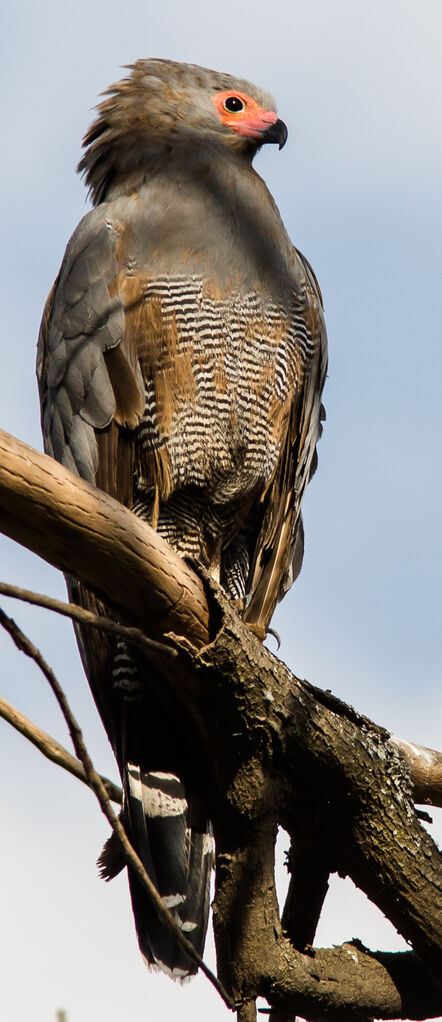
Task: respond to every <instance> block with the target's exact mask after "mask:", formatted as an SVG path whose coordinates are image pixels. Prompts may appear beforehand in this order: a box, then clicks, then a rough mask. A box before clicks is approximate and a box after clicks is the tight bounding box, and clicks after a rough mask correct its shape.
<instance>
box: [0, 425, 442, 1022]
mask: <svg viewBox="0 0 442 1022" xmlns="http://www.w3.org/2000/svg"><path fill="white" fill-rule="evenodd" d="M2 451H3V457H4V466H5V465H6V468H5V467H4V466H3V468H2V467H0V527H1V528H2V529H3V530H4V531H5V532H6V534H7V535H10V536H11V537H12V538H15V539H18V540H19V541H20V542H23V543H24V544H25V545H27V546H29V547H30V548H31V549H33V550H34V551H35V552H37V553H39V554H40V555H41V556H44V557H45V558H46V559H47V560H49V561H50V562H51V563H53V564H55V565H56V566H58V567H60V568H62V570H64V571H68V572H70V573H72V574H74V575H75V576H79V577H80V578H81V581H82V582H84V583H85V584H87V585H88V586H90V587H91V588H92V589H94V590H95V592H96V593H97V594H98V595H99V596H100V597H101V598H102V599H104V600H105V601H106V602H107V603H110V604H111V605H112V606H113V607H114V608H116V611H117V613H118V614H119V615H120V616H121V617H122V619H123V620H124V621H127V622H135V624H136V625H137V626H138V627H140V628H142V630H143V631H144V632H146V633H147V634H148V635H149V636H151V635H153V636H156V637H159V636H160V637H161V635H162V628H165V629H166V630H167V632H168V638H169V641H170V644H171V645H173V646H174V648H175V650H176V652H177V654H178V657H177V658H176V659H175V660H174V661H172V660H170V658H167V657H164V656H163V655H162V654H161V653H159V652H158V651H156V650H150V651H149V653H148V654H146V655H147V656H148V659H149V662H150V663H154V664H157V665H160V670H161V675H162V678H163V679H164V683H165V684H166V685H167V684H168V685H169V687H170V693H171V698H173V699H174V700H175V702H178V703H180V702H181V703H184V704H185V707H186V711H187V712H188V713H189V714H190V715H191V716H192V717H193V720H194V723H195V727H196V733H197V734H198V736H199V740H200V742H201V746H202V748H203V749H204V754H205V762H206V763H207V772H206V776H205V777H204V778H203V780H204V781H205V782H206V785H207V787H206V797H207V804H208V808H209V812H210V816H211V818H212V820H213V824H214V831H215V837H216V845H217V890H216V903H215V911H214V920H215V934H216V942H217V954H218V963H219V972H220V977H221V979H222V982H223V984H224V985H225V987H226V988H227V989H228V990H229V991H231V992H232V995H233V998H234V1000H235V1001H236V1003H237V1004H238V1006H239V1007H238V1010H239V1011H242V1012H243V1017H247V1012H248V1013H249V1016H250V1017H252V1014H251V1013H252V1010H253V1009H252V1006H253V1002H254V1000H255V998H256V996H258V995H259V994H262V995H263V996H267V997H268V998H269V999H270V1001H271V1003H273V1004H274V1005H275V1007H277V1008H278V1010H279V1009H281V1010H284V1011H286V1012H287V1011H288V1012H291V1013H293V1011H295V1010H296V1011H300V1010H301V1009H300V1008H299V1007H298V1005H299V1004H300V1003H302V1004H305V1005H306V1007H305V1008H303V1009H302V1013H303V1014H304V1015H305V1017H309V1018H318V1017H319V1016H320V1017H321V1018H322V1017H324V1018H329V1019H330V1020H332V1019H333V1020H335V1019H337V1018H338V1017H339V1019H345V1018H346V1017H349V1018H350V1012H352V1014H351V1017H352V1018H358V1019H366V1018H369V1017H373V1014H374V1015H376V1017H377V1018H388V1017H392V1015H391V1011H392V1009H391V1003H392V998H391V997H390V1000H389V1002H388V1006H387V1007H383V1005H382V1003H381V1004H380V1005H379V1004H378V1003H377V1004H376V1007H375V1008H373V1002H374V993H373V984H374V982H376V984H380V985H379V990H382V983H383V982H384V981H385V982H387V980H388V982H390V984H391V982H392V983H393V988H395V991H396V993H398V992H399V993H400V996H401V997H402V999H405V1001H406V998H407V996H408V1003H412V994H411V993H410V991H409V990H408V987H407V983H408V979H407V977H408V976H410V975H411V974H412V970H411V966H410V969H405V970H403V975H402V974H401V972H400V968H401V966H400V962H401V961H403V956H400V955H396V956H393V958H392V959H391V960H390V959H389V960H388V966H387V965H386V964H385V960H384V958H383V957H382V956H380V955H378V956H371V955H366V954H365V953H364V952H363V951H361V950H360V948H359V947H357V948H356V950H354V946H353V945H352V946H351V947H352V950H351V953H350V952H349V949H348V946H347V945H346V946H344V947H343V948H341V949H337V950H336V949H335V950H333V951H328V952H318V951H316V952H314V956H313V958H312V956H309V955H302V954H300V952H299V951H297V950H296V949H295V948H294V947H293V945H292V944H291V942H290V940H289V939H288V938H285V937H284V936H283V934H282V929H281V922H280V919H279V912H278V905H277V900H276V894H275V890H274V877H273V841H274V835H275V832H276V825H277V824H278V823H282V825H283V826H285V827H286V829H288V831H289V833H290V834H291V836H292V838H293V840H295V841H296V837H297V834H298V829H299V809H300V806H301V805H302V804H305V802H306V801H307V802H308V801H309V800H310V801H311V803H312V805H314V806H315V819H314V821H313V823H314V825H313V830H312V840H313V841H317V842H318V843H319V845H320V847H321V848H323V849H324V856H323V863H322V865H321V870H322V871H323V874H324V875H325V874H326V873H327V872H328V871H335V870H338V871H339V872H340V873H341V874H343V875H345V874H348V875H350V876H351V877H352V879H353V880H354V881H355V883H356V884H357V885H358V886H359V887H360V888H361V889H362V890H364V891H365V892H366V893H367V895H368V897H369V898H371V900H372V901H373V902H374V903H375V904H377V905H378V906H379V907H380V908H381V909H382V911H383V912H384V913H385V914H386V915H387V917H388V918H389V919H390V920H391V921H392V922H393V924H394V925H395V926H396V928H397V929H398V930H399V932H401V933H402V934H403V935H404V936H405V938H406V939H407V940H409V941H411V942H412V943H413V947H414V948H415V951H416V952H417V954H418V955H419V957H420V959H421V960H422V963H425V964H422V963H421V964H419V963H418V966H416V970H415V972H414V974H413V977H414V978H413V983H414V987H416V985H417V984H419V991H418V994H419V1000H418V996H417V992H416V991H415V1003H416V1005H419V1004H420V1005H425V1006H426V1011H427V1014H426V1017H429V1016H430V1015H431V1013H432V1011H433V1008H432V1007H431V1005H434V1004H435V1003H436V1002H437V1009H436V1012H435V1013H436V1014H440V1013H441V1011H442V992H441V993H440V1000H438V998H439V991H440V988H437V984H438V983H439V977H440V975H441V974H442V879H441V859H440V854H439V853H438V850H437V849H436V846H435V845H434V843H433V842H432V840H431V838H430V837H429V835H428V834H427V833H426V832H425V830H424V829H423V828H422V827H421V826H420V823H419V820H418V819H417V816H416V813H415V811H414V807H413V803H412V799H411V783H410V778H409V776H408V774H407V771H406V770H405V768H404V762H403V760H402V759H401V756H400V755H399V751H398V748H397V746H395V745H394V743H393V741H391V739H390V736H389V734H388V733H387V732H386V731H385V730H384V729H382V728H379V727H377V726H376V725H375V724H373V723H372V722H370V721H368V720H367V719H366V718H363V717H361V716H360V715H358V714H357V713H355V711H352V710H351V708H349V707H346V706H345V704H343V703H340V702H339V700H336V699H334V698H333V697H331V696H330V695H328V694H327V693H323V692H321V690H319V689H314V688H313V687H312V686H309V685H308V684H307V682H301V681H300V680H299V679H297V678H296V677H294V676H293V675H291V674H290V672H289V671H288V670H287V669H286V668H285V667H284V665H282V664H280V663H279V661H277V658H276V657H274V656H272V654H271V653H269V652H268V651H267V650H266V649H265V648H264V647H262V646H261V644H260V643H259V642H258V641H257V640H256V639H255V637H254V636H253V635H251V634H250V631H249V630H248V629H247V627H246V626H245V625H244V623H243V622H242V621H241V620H240V619H239V617H238V615H237V614H235V612H234V611H233V610H232V608H231V607H230V606H229V604H228V603H227V602H226V601H225V600H224V599H223V598H222V596H221V595H220V594H219V592H218V591H216V589H215V588H214V587H212V588H211V587H210V583H209V580H208V579H204V580H203V581H201V580H200V579H198V578H197V576H196V575H195V574H194V573H193V572H192V571H191V569H190V568H188V567H187V566H186V565H185V564H184V563H183V562H182V561H181V559H180V558H179V557H177V555H175V554H174V553H173V551H171V549H170V548H169V547H168V545H167V544H165V543H163V542H162V541H161V540H160V539H159V537H158V536H157V535H156V534H155V533H153V532H152V530H150V529H149V527H148V526H147V525H145V523H143V522H140V521H139V520H138V519H136V518H135V517H134V516H133V515H132V514H131V513H130V512H129V511H127V510H126V509H124V508H122V507H121V506H120V505H118V504H117V503H116V502H115V501H112V500H111V498H109V497H107V496H106V495H105V494H101V493H100V492H99V491H97V490H94V488H93V487H90V486H88V485H87V484H85V483H83V482H81V481H80V480H77V479H76V478H75V477H73V476H71V475H70V474H69V473H68V472H66V471H65V470H64V469H62V468H61V467H60V466H59V465H56V464H55V463H54V462H53V461H52V460H51V459H48V458H45V456H43V455H37V454H36V453H35V452H33V451H32V450H31V449H30V448H26V447H25V446H24V445H22V444H19V443H18V441H15V440H11V438H9V439H8V438H7V437H5V435H4V434H3V435H0V457H1V456H2V455H1V452H2ZM30 507H32V514H30ZM110 564H111V565H112V570H111V571H110V570H109V565H110ZM170 574H171V577H169V576H170ZM123 579H124V581H125V584H124V585H122V580H123ZM209 607H210V614H209ZM209 618H210V621H209ZM172 633H174V634H172ZM143 656H144V654H143ZM150 673H151V672H150ZM77 739H78V735H77ZM407 755H408V754H407ZM408 758H409V756H408ZM86 769H88V768H86ZM108 818H109V816H108ZM117 822H118V821H117ZM304 858H305V856H304ZM301 861H302V856H301ZM303 869H304V867H303ZM294 882H295V883H296V880H295V881H294ZM292 893H293V895H294V897H295V900H296V898H298V904H299V897H298V895H297V893H296V891H293V892H292ZM243 910H244V911H243ZM313 921H314V920H313ZM309 925H312V920H311V921H310V923H309ZM289 936H290V934H289ZM296 939H297V940H298V941H301V936H300V935H299V931H298V936H297V938H296ZM327 956H328V957H327ZM330 956H331V957H330ZM393 959H394V961H393ZM412 960H413V961H414V958H413V959H412ZM373 961H374V962H375V966H373ZM410 961H411V959H410ZM309 963H310V964H309ZM321 963H323V964H324V970H325V971H324V970H322V971H321V969H319V973H318V968H319V966H321ZM392 963H393V964H392ZM395 963H397V968H396V965H395ZM374 967H376V969H377V970H379V969H381V972H379V971H378V972H376V975H375V973H374V972H373V971H372V972H371V973H367V971H366V970H367V969H372V970H373V968H374ZM321 968H322V966H321ZM330 970H331V971H330ZM395 970H396V971H395ZM419 970H420V971H419ZM431 973H432V974H433V976H434V979H431V978H430V975H431ZM319 974H320V977H321V983H319V984H318V975H319ZM366 975H369V977H370V978H369V982H367V983H364V977H365V976H366ZM327 976H329V977H331V979H332V986H331V987H330V991H331V993H330V997H331V1000H330V998H329V999H328V1000H327V999H326V1001H325V1002H324V998H323V996H322V992H323V990H324V989H325V987H324V986H323V985H321V984H322V983H323V982H325V981H326V978H327ZM306 977H307V978H306ZM373 977H374V978H373ZM397 977H399V978H397ZM306 984H307V986H306ZM398 984H399V986H398ZM401 984H402V985H401ZM436 988H437V989H436ZM391 989H392V988H391ZM410 989H411V988H410ZM360 991H363V996H362V994H360ZM332 994H333V996H331V995H332ZM303 998H304V1000H302V999H303ZM306 998H310V1000H309V1001H308V1004H309V1005H310V1007H307V1000H306ZM333 998H334V999H333ZM358 998H359V999H358ZM396 1005H397V999H396ZM341 1008H342V1011H341ZM394 1010H395V1012H396V1014H395V1015H394V1017H400V1013H398V1011H397V1007H395V1009H394ZM423 1010H424V1009H423V1008H422V1009H421V1008H419V1007H416V1013H415V1014H414V1017H415V1018H420V1017H423V1016H422V1014H420V1015H419V1014H418V1013H417V1012H418V1011H423ZM307 1012H309V1014H308V1013H307ZM346 1012H347V1014H346ZM370 1012H371V1014H370ZM388 1012H390V1014H388ZM244 1013H246V1014H245V1015H244ZM408 1017H413V1016H412V1014H410V1011H408Z"/></svg>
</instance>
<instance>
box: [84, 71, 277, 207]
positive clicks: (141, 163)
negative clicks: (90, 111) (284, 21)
mask: <svg viewBox="0 0 442 1022" xmlns="http://www.w3.org/2000/svg"><path fill="white" fill-rule="evenodd" d="M130 72H131V73H130V75H129V76H128V77H127V78H124V79H123V80H122V81H120V82H117V83H116V84H115V85H112V86H111V87H110V88H109V89H108V90H107V92H106V93H105V96H106V99H105V100H104V101H103V102H102V103H101V104H100V105H99V106H98V108H97V117H96V119H95V121H94V122H93V124H92V125H91V127H90V128H89V131H88V132H87V134H86V136H85V138H84V142H83V145H84V148H85V153H84V156H83V158H82V159H81V161H80V163H79V165H78V169H79V171H80V172H81V173H83V174H84V176H85V180H86V184H87V185H88V186H89V189H90V192H91V195H92V199H93V201H94V203H95V204H97V203H99V202H102V201H103V200H104V199H106V198H108V197H109V194H110V193H113V194H115V191H116V190H118V191H120V190H122V191H127V190H128V189H129V190H130V189H131V188H132V187H136V186H137V185H138V184H139V183H140V182H141V181H142V180H143V179H146V178H147V177H148V176H149V173H151V172H152V171H153V170H154V169H155V167H156V166H157V165H158V163H159V162H161V163H163V162H164V159H165V158H167V157H168V156H169V157H170V156H171V155H172V153H174V152H180V151H182V152H183V156H184V158H186V159H189V158H190V159H191V156H192V151H194V152H200V151H201V148H204V147H206V148H207V149H210V148H213V147H217V148H218V149H219V148H220V147H221V148H222V149H224V150H228V151H230V152H235V153H236V154H239V155H240V156H243V157H244V159H246V160H248V161H249V162H250V161H251V160H252V159H253V156H254V155H255V153H256V151H257V149H259V147H260V146H261V145H263V144H264V143H266V142H274V143H277V144H278V145H279V148H280V149H281V148H282V146H283V145H284V144H285V142H286V139H287V128H286V126H285V124H284V123H283V121H281V120H279V118H278V115H277V113H276V112H275V102H274V100H273V99H272V97H271V96H269V95H268V94H267V93H265V92H262V90H261V89H258V88H257V87H256V86H255V85H251V84H250V82H246V81H244V80H243V79H239V78H233V77H232V76H231V75H227V74H221V73H219V72H216V71H210V70H208V69H207V68H202V67H198V66H196V65H194V64H179V63H175V62H174V61H170V60H139V61H137V62H136V63H135V64H133V65H131V66H130Z"/></svg>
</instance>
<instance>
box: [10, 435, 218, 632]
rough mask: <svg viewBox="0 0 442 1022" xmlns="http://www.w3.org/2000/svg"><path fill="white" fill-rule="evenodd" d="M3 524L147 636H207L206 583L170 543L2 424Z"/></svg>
mask: <svg viewBox="0 0 442 1022" xmlns="http://www.w3.org/2000/svg"><path fill="white" fill-rule="evenodd" d="M31 508H32V513H30V511H31ZM0 531H1V532H3V533H4V534H5V535H6V536H10V538H11V539H15V540H16V541H17V542H18V543H21V544H22V546H26V547H28V549H29V550H32V551H33V552H34V553H36V554H39V556H40V557H43V558H44V559H45V560H46V561H49V563H50V564H53V565H54V567H56V568H59V569H60V570H61V571H64V572H68V573H70V574H72V575H73V576H74V577H75V578H77V577H79V578H81V580H82V582H84V583H85V585H88V586H91V588H92V589H94V590H95V592H96V593H97V595H98V596H99V597H100V598H101V599H102V600H103V601H104V602H105V603H108V604H111V605H112V606H113V607H114V608H116V610H117V611H119V612H120V614H121V617H122V618H123V620H124V621H126V622H129V623H130V624H134V623H135V625H136V626H137V627H139V628H141V629H142V631H143V632H144V633H145V634H146V635H148V636H154V637H158V636H159V637H162V636H163V634H164V632H165V631H167V630H170V631H173V632H176V634H177V635H186V636H187V637H188V638H189V640H190V641H191V642H193V643H194V644H195V645H196V646H201V645H204V644H205V643H206V642H207V641H208V640H209V608H208V604H207V599H206V595H205V591H204V586H203V584H202V582H201V581H200V579H199V578H198V576H197V575H195V573H194V572H193V571H192V570H191V568H189V567H188V566H187V565H186V563H185V562H184V561H183V559H182V558H181V557H179V556H178V554H176V553H174V551H173V550H172V548H171V547H170V546H169V544H168V543H166V542H165V540H163V539H161V537H160V536H158V534H157V533H156V532H154V531H153V529H150V528H149V526H148V525H146V523H145V522H142V521H141V520H140V519H139V518H136V516H135V515H133V514H132V512H131V511H128V510H127V508H125V507H123V506H122V505H121V504H119V503H118V501H116V500H113V499H112V497H109V496H108V495H107V494H106V493H103V492H102V491H101V490H97V489H96V488H95V487H94V486H90V485H89V483H86V482H84V480H83V479H79V478H78V477H77V476H74V475H73V474H72V473H71V472H69V471H68V470H67V469H65V468H63V466H62V465H59V464H58V463H57V462H56V461H54V460H53V458H49V457H48V456H47V455H46V454H40V453H39V452H38V451H34V450H33V448H32V447H28V445H27V444H23V443H21V441H20V440H16V439H15V437H11V436H10V435H9V434H8V433H4V432H3V431H1V430H0Z"/></svg>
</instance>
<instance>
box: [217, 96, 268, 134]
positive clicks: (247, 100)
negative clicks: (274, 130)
mask: <svg viewBox="0 0 442 1022" xmlns="http://www.w3.org/2000/svg"><path fill="white" fill-rule="evenodd" d="M230 96H232V97H233V96H234V97H235V98H237V99H240V100H242V102H243V103H244V108H243V110H238V112H236V113H235V112H232V111H231V110H226V109H225V107H224V103H225V101H226V99H228V98H229V97H230ZM212 103H213V105H214V106H215V107H216V109H217V111H218V115H219V118H220V121H221V122H222V124H225V125H226V128H231V129H232V130H233V131H236V132H237V134H238V135H244V136H245V138H256V139H259V138H260V137H261V135H262V133H263V132H264V131H267V129H268V128H270V127H271V125H272V124H275V123H276V121H277V120H278V114H275V112H274V110H263V108H262V106H259V104H258V103H257V102H256V100H254V99H252V98H251V97H250V96H246V94H245V93H244V92H231V91H230V90H229V91H228V92H216V93H215V95H214V96H212Z"/></svg>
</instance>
